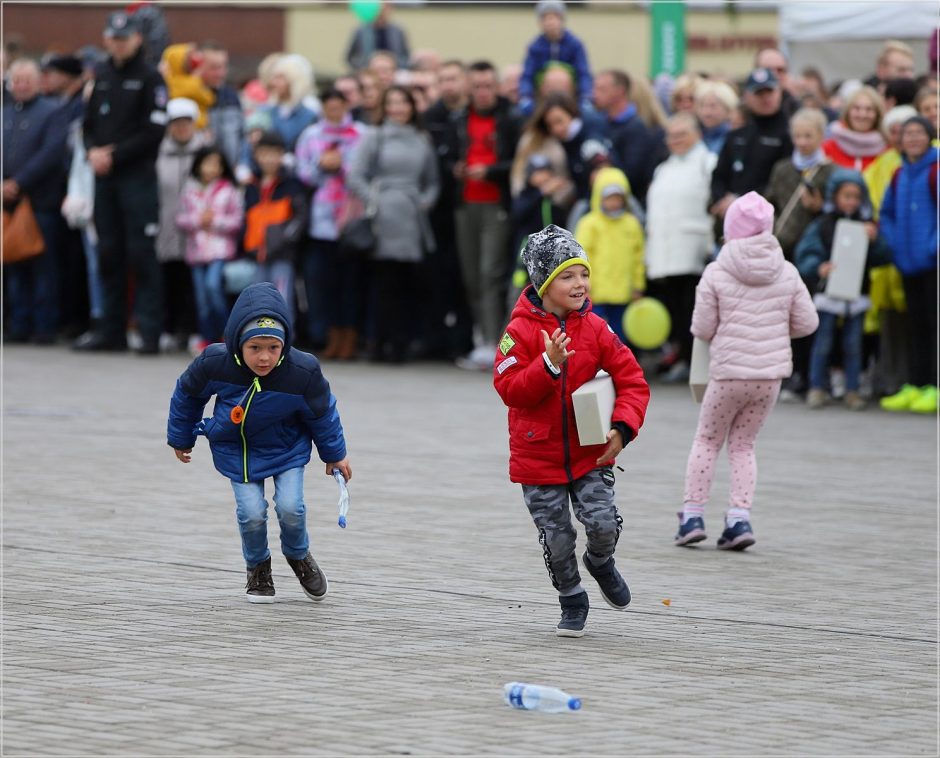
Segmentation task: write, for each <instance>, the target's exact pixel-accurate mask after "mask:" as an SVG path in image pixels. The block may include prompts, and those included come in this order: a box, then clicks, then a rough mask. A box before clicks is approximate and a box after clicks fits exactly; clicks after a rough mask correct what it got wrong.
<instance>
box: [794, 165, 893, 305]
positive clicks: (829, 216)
mask: <svg viewBox="0 0 940 758" xmlns="http://www.w3.org/2000/svg"><path fill="white" fill-rule="evenodd" d="M843 184H854V185H855V186H856V187H858V188H859V190H860V191H861V193H862V202H861V205H860V206H859V209H858V210H857V211H856V212H855V214H854V215H853V216H852V217H851V219H852V220H853V221H871V219H872V206H871V199H870V198H869V196H868V185H866V184H865V178H864V177H863V176H862V175H861V174H860V173H859V172H858V171H854V170H852V169H848V168H837V169H835V171H833V172H832V175H831V176H830V177H829V180H828V181H827V182H826V204H825V205H824V206H823V213H822V215H820V216H818V217H817V218H815V219H813V221H811V222H810V224H809V226H807V227H806V231H804V232H803V236H802V237H800V241H799V242H798V243H797V245H796V249H795V250H794V253H793V256H794V261H793V262H794V264H796V267H797V269H799V272H800V276H802V277H803V280H804V281H806V282H807V283H808V285H809V288H810V291H811V292H812V291H814V290H815V289H817V288H818V287H819V286H820V285H821V284H822V282H820V281H819V266H820V264H821V263H825V262H826V261H828V260H829V259H830V258H831V257H832V240H833V237H834V236H835V228H836V222H837V221H838V220H839V219H840V218H848V217H847V216H844V215H843V214H842V213H840V212H839V210H838V209H837V208H836V207H835V195H836V191H837V190H838V189H839V187H841V186H842V185H843ZM890 262H891V253H890V251H889V250H888V247H887V245H886V244H885V241H884V237H883V235H881V234H878V235H877V236H876V237H875V239H873V240H872V241H871V242H869V244H868V257H867V258H866V260H865V268H866V270H869V269H871V267H872V266H883V265H884V264H886V263H890ZM870 284H871V283H870V280H869V278H868V276H865V277H864V278H863V279H862V293H863V294H868V291H869V287H870Z"/></svg>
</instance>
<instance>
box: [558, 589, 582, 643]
mask: <svg viewBox="0 0 940 758" xmlns="http://www.w3.org/2000/svg"><path fill="white" fill-rule="evenodd" d="M558 602H559V603H561V621H559V622H558V626H557V627H556V628H555V634H557V635H558V636H559V637H583V636H584V624H585V622H587V616H588V608H589V607H590V603H588V594H587V593H586V592H580V593H578V594H577V595H572V596H571V597H560V598H558Z"/></svg>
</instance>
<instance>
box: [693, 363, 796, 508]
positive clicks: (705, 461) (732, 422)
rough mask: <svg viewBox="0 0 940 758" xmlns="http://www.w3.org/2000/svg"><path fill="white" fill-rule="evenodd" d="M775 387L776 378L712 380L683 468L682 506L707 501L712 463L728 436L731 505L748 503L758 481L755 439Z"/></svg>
mask: <svg viewBox="0 0 940 758" xmlns="http://www.w3.org/2000/svg"><path fill="white" fill-rule="evenodd" d="M779 392H780V380H779V379H774V380H749V379H726V380H714V379H713V380H712V381H710V382H709V383H708V389H707V390H705V397H704V399H703V400H702V411H701V413H700V414H699V417H698V429H696V431H695V439H694V440H693V442H692V450H691V452H689V461H688V464H687V465H686V469H685V497H684V499H683V502H684V503H685V505H705V504H706V503H708V498H709V495H710V493H711V488H712V479H713V478H714V475H715V462H716V461H717V460H718V454H719V453H720V452H721V446H722V445H724V444H725V439H727V440H728V462H729V463H730V465H731V500H730V502H731V507H732V508H750V507H751V501H752V500H753V499H754V488H755V487H756V485H757V459H756V458H755V456H754V443H755V442H756V441H757V433H758V432H759V431H760V428H761V427H762V426H763V425H764V421H765V420H766V419H767V417H768V416H769V415H770V411H771V410H773V407H774V403H775V402H776V400H777V394H778V393H779Z"/></svg>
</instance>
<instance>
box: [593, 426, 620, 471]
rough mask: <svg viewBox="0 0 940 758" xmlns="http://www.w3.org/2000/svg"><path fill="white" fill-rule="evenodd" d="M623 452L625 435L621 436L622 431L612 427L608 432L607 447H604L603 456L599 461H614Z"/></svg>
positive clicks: (599, 462)
mask: <svg viewBox="0 0 940 758" xmlns="http://www.w3.org/2000/svg"><path fill="white" fill-rule="evenodd" d="M621 452H623V437H621V436H620V432H618V431H617V430H616V429H611V430H610V431H609V432H607V447H605V448H604V452H603V453H601V457H600V458H598V459H597V463H598V464H601V463H604V461H612V460H614V459H615V458H616V457H617V456H618V455H620V453H621Z"/></svg>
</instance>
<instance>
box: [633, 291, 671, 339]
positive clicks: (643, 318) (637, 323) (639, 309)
mask: <svg viewBox="0 0 940 758" xmlns="http://www.w3.org/2000/svg"><path fill="white" fill-rule="evenodd" d="M670 329H672V319H670V318H669V311H667V310H666V306H665V305H663V304H662V303H661V302H659V300H656V299H655V298H652V297H641V298H640V299H639V300H635V301H633V302H632V303H630V305H628V306H627V310H626V311H625V312H624V314H623V331H624V334H626V335H627V340H628V341H629V342H630V344H631V345H633V346H635V347H638V348H640V349H641V350H655V349H656V348H657V347H659V346H660V345H662V344H663V343H664V342H665V341H666V340H667V339H669V331H670Z"/></svg>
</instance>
